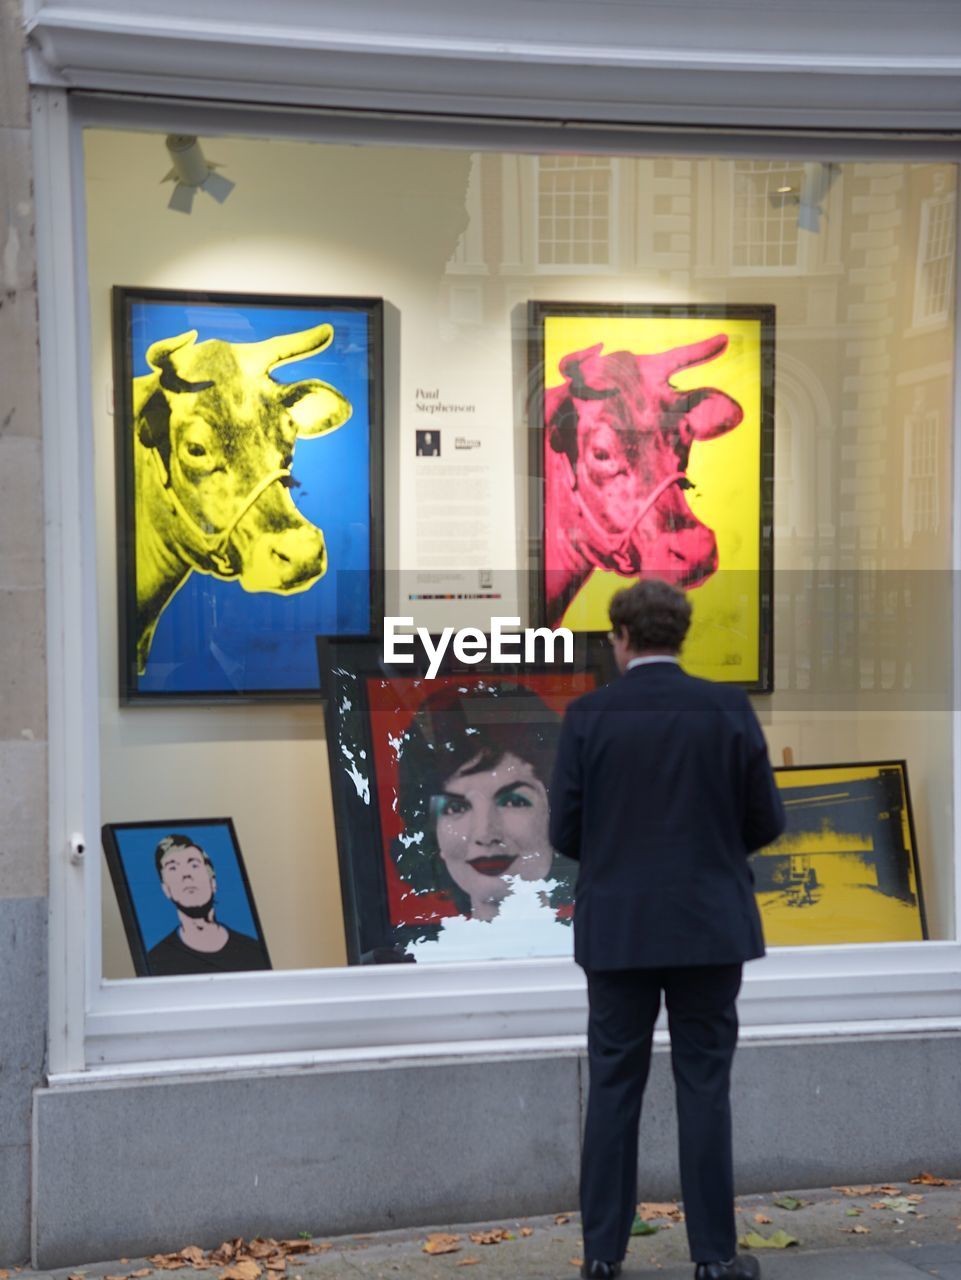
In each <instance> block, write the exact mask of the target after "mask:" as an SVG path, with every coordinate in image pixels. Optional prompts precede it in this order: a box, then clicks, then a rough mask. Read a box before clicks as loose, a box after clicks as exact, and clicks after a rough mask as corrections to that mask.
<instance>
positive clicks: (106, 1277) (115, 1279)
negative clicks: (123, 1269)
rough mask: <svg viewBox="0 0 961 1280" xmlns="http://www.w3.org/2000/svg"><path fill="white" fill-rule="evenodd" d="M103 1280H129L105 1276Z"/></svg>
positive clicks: (122, 1277) (124, 1277)
mask: <svg viewBox="0 0 961 1280" xmlns="http://www.w3.org/2000/svg"><path fill="white" fill-rule="evenodd" d="M103 1280H127V1277H126V1276H104V1278H103Z"/></svg>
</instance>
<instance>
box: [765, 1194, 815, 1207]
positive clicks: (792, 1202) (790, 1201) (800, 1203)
mask: <svg viewBox="0 0 961 1280" xmlns="http://www.w3.org/2000/svg"><path fill="white" fill-rule="evenodd" d="M774 1203H775V1204H776V1205H777V1207H778V1208H779V1209H792V1210H793V1209H803V1208H804V1206H805V1205H806V1204H809V1203H810V1202H809V1201H808V1200H797V1199H795V1197H794V1196H781V1197H780V1198H779V1199H778V1200H775V1201H774Z"/></svg>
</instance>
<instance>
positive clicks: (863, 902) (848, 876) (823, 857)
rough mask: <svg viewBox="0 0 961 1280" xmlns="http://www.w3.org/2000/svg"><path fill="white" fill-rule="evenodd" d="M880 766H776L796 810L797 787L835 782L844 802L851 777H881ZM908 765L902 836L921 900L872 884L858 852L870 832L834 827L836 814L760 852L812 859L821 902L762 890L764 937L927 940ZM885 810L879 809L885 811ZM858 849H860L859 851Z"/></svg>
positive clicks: (784, 940)
mask: <svg viewBox="0 0 961 1280" xmlns="http://www.w3.org/2000/svg"><path fill="white" fill-rule="evenodd" d="M880 772H881V766H878V765H863V766H838V767H837V768H830V767H823V766H822V767H819V768H817V769H789V770H784V771H781V770H776V771H775V777H776V778H777V783H778V787H779V788H780V789H781V793H782V798H783V799H784V801H785V804H786V805H787V807H788V813H789V814H790V808H791V791H792V789H794V788H800V787H818V788H824V789H825V791H826V792H830V791H833V790H834V789H835V788H836V795H835V799H836V801H837V802H838V803H839V804H844V803H845V794H844V793H845V788H846V787H847V786H848V785H849V784H850V783H852V782H859V781H869V780H873V779H877V778H878V777H879V776H880ZM900 772H901V796H902V807H901V811H900V814H901V827H902V830H901V838H902V841H903V846H904V848H905V849H906V850H908V854H909V857H908V885H909V888H910V891H911V893H912V894H913V895H914V899H915V900H914V902H913V903H910V902H904V901H901V900H900V899H899V898H897V897H894V896H892V895H890V894H887V893H883V892H881V891H880V890H879V889H878V887H877V886H876V885H874V884H872V883H871V877H870V873H869V871H868V868H867V867H866V866H865V864H864V863H863V862H861V861H860V860H859V859H858V857H857V854H859V853H862V852H864V853H867V852H870V851H871V850H872V848H873V843H872V840H871V835H870V832H865V833H854V832H839V831H835V830H833V829H832V828H831V824H830V819H825V820H824V821H823V822H822V826H821V829H820V830H818V831H816V832H814V831H805V832H800V833H798V834H795V835H792V834H790V832H788V833H787V834H785V835H783V836H782V837H781V838H780V840H778V841H776V843H775V844H773V845H771V846H770V847H769V848H768V849H765V850H761V851H760V852H759V853H757V854H755V860H756V859H759V858H763V857H766V856H770V855H772V854H773V855H775V856H776V855H781V856H782V857H783V856H784V855H790V856H791V858H792V861H801V860H802V859H804V860H806V865H809V866H810V867H811V868H813V870H814V872H815V875H816V877H817V881H818V888H817V890H816V893H815V899H816V900H815V901H814V902H813V903H810V904H808V905H806V906H805V905H800V903H799V902H798V901H797V900H794V901H792V895H791V891H790V889H789V888H786V889H784V890H781V891H779V892H774V893H771V892H768V893H764V892H760V891H759V892H758V893H757V904H758V907H759V908H760V911H761V920H762V922H763V925H764V938H765V941H766V942H767V944H768V945H769V946H774V947H790V946H830V945H832V944H836V943H853V942H861V943H865V942H921V941H922V940H923V938H924V930H923V927H922V922H921V907H920V898H919V893H918V881H917V875H916V873H915V855H916V851H915V849H914V847H913V841H912V836H911V824H910V821H909V819H908V806H907V795H906V794H905V778H904V773H903V771H900ZM879 816H880V815H879ZM852 855H853V856H852Z"/></svg>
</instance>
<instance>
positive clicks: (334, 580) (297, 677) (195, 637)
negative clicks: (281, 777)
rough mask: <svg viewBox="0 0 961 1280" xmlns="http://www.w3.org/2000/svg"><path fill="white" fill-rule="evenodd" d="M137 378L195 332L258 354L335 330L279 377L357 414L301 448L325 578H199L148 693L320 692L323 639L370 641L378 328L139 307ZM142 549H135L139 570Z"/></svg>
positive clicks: (301, 478)
mask: <svg viewBox="0 0 961 1280" xmlns="http://www.w3.org/2000/svg"><path fill="white" fill-rule="evenodd" d="M129 324H130V351H131V358H132V361H133V368H132V370H131V374H132V376H133V377H139V376H141V375H143V374H147V373H150V372H151V370H150V366H149V365H148V364H147V360H146V351H147V348H148V347H149V346H150V344H151V343H153V342H156V341H157V340H159V339H161V338H169V337H172V336H174V335H176V334H179V333H184V332H186V331H187V330H190V329H196V330H197V331H198V337H197V341H198V342H203V341H204V340H205V339H208V338H222V339H225V340H228V341H231V342H259V341H261V340H262V339H264V338H269V337H274V336H275V335H277V334H281V333H294V332H297V331H298V330H302V329H308V328H310V327H312V326H314V325H318V324H331V325H333V328H334V338H333V341H332V343H331V344H330V346H329V347H327V348H326V350H324V351H321V352H319V353H318V354H317V355H314V356H311V357H309V358H307V359H304V360H298V361H294V362H292V363H291V364H288V365H284V366H282V367H281V368H279V369H276V370H274V372H273V373H272V374H271V377H273V378H274V379H275V381H277V382H278V383H289V382H299V381H301V380H302V379H305V378H320V379H321V380H323V381H324V382H328V383H330V384H331V385H332V386H334V387H336V388H337V390H338V391H340V392H342V394H343V395H345V396H346V397H347V399H348V400H349V401H350V403H351V405H352V406H353V412H352V414H351V416H350V418H349V419H348V421H347V422H346V423H345V424H344V425H343V426H342V427H339V428H338V429H337V430H336V431H332V432H330V434H329V435H326V436H320V437H318V438H316V439H313V440H305V439H301V440H298V441H297V443H296V446H295V448H294V464H293V476H294V479H295V480H296V481H298V485H299V487H297V488H295V489H292V490H291V497H292V499H293V501H294V503H295V504H296V506H297V507H298V508H299V510H300V511H301V512H302V513H303V514H304V516H305V517H306V518H307V519H308V520H310V521H311V522H312V523H314V524H316V525H317V526H318V527H319V528H321V529H322V530H323V533H324V538H325V541H326V544H327V553H328V569H327V573H326V574H325V575H324V577H323V578H321V579H320V580H319V581H318V582H316V583H315V584H314V585H313V587H311V588H310V589H309V590H307V591H305V592H302V593H300V594H296V595H290V596H282V595H274V594H271V593H269V592H258V593H250V592H246V591H244V589H243V588H242V587H241V586H240V584H239V583H237V582H226V581H220V580H218V579H216V578H214V577H212V576H210V575H208V574H201V573H197V572H192V573H191V574H190V576H189V577H188V578H187V580H186V582H185V583H184V584H183V586H182V587H181V588H180V590H179V591H178V592H177V593H176V595H175V596H174V597H173V599H172V600H171V601H170V602H169V603H168V605H167V607H166V608H165V609H164V611H163V613H162V614H161V617H160V621H159V623H158V625H157V630H156V632H155V634H154V639H153V644H152V645H151V649H150V656H149V658H148V662H147V670H146V672H145V673H144V675H143V676H140V677H139V678H138V679H137V690H138V692H140V693H147V694H154V693H214V694H218V693H231V692H247V691H258V692H277V693H283V692H285V691H292V690H311V689H316V688H317V687H318V674H317V656H316V641H315V638H316V636H318V635H328V636H338V635H339V636H344V635H367V634H369V633H370V631H371V621H372V620H371V616H370V573H371V563H370V450H371V405H370V385H369V381H368V378H369V376H370V374H371V373H372V374H373V376H374V377H379V376H380V375H379V370H373V371H371V370H369V360H370V337H369V329H368V325H369V317H368V312H367V311H366V310H351V309H349V308H346V307H345V308H339V307H326V308H319V307H309V306H307V307H293V306H253V305H232V304H226V303H205V302H192V301H191V302H182V303H177V302H160V301H133V300H132V301H131V302H130V313H129ZM132 555H133V549H132V548H131V558H132Z"/></svg>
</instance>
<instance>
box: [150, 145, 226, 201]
mask: <svg viewBox="0 0 961 1280" xmlns="http://www.w3.org/2000/svg"><path fill="white" fill-rule="evenodd" d="M166 145H167V152H168V154H169V156H170V159H171V160H172V162H173V168H172V169H171V170H170V172H169V173H168V174H167V175H166V176H165V177H164V179H163V181H164V182H173V183H174V189H173V192H172V193H171V196H170V200H169V202H168V204H167V208H168V209H174V210H176V211H177V213H192V212H193V204H194V196H195V195H196V194H197V192H198V191H206V192H207V194H208V195H209V196H213V198H214V199H215V200H216V201H217V203H218V204H223V202H224V201H225V200H226V199H227V197H228V196H229V195H230V193H231V191H233V189H234V183H232V182H231V181H230V180H229V179H228V178H225V177H223V176H222V175H221V174H219V173H215V172H214V170H216V169H219V168H220V165H218V164H214V163H212V162H211V161H209V160H207V158H206V157H205V156H204V153H203V151H202V149H201V146H200V143H199V142H198V141H197V139H196V138H195V137H194V136H193V134H189V133H171V134H168V135H167V139H166Z"/></svg>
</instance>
